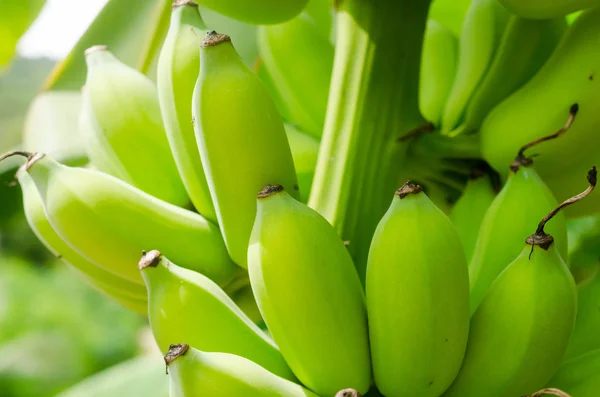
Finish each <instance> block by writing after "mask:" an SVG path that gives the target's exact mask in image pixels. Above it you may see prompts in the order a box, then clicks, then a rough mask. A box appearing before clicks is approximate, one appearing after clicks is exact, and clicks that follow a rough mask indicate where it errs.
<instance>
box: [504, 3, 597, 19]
mask: <svg viewBox="0 0 600 397" xmlns="http://www.w3.org/2000/svg"><path fill="white" fill-rule="evenodd" d="M498 1H500V3H502V5H503V6H504V7H506V9H507V10H508V11H510V12H511V13H513V14H515V15H518V16H520V17H523V18H532V19H548V18H556V17H564V16H565V15H567V14H570V13H572V12H575V11H579V10H584V9H586V8H594V7H598V6H600V1H598V0H527V1H523V0H498Z"/></svg>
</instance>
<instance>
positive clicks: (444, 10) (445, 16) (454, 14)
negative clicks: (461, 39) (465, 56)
mask: <svg viewBox="0 0 600 397" xmlns="http://www.w3.org/2000/svg"><path fill="white" fill-rule="evenodd" d="M470 5H471V0H434V1H432V2H431V6H430V7H429V15H428V17H429V19H433V20H435V21H437V22H439V23H440V24H442V26H444V27H445V28H447V29H450V31H451V32H452V34H453V35H455V36H460V32H461V30H462V25H463V22H464V19H465V15H466V14H467V11H468V10H469V6H470Z"/></svg>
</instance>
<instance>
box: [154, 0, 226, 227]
mask: <svg viewBox="0 0 600 397" xmlns="http://www.w3.org/2000/svg"><path fill="white" fill-rule="evenodd" d="M204 30H206V26H205V24H204V21H202V17H201V16H200V13H199V12H198V5H197V4H196V3H194V2H192V1H190V0H183V1H176V2H175V3H173V14H172V15H171V24H170V27H169V32H168V34H167V37H166V39H165V42H164V44H163V46H162V49H161V51H160V56H159V58H158V71H157V81H156V86H157V88H158V100H159V104H160V110H161V113H162V116H163V120H164V123H165V129H166V131H167V138H168V139H169V144H170V146H171V151H172V152H173V157H174V158H175V163H176V164H177V168H178V170H179V174H180V175H181V179H182V181H183V184H184V186H185V188H186V190H187V193H188V195H189V197H190V200H191V201H192V204H193V205H194V207H195V208H196V210H197V211H198V212H199V213H200V214H202V216H204V217H205V218H206V219H208V220H209V221H211V222H214V223H216V222H217V215H216V214H215V209H214V207H213V204H212V200H211V198H210V191H209V190H208V184H207V182H206V176H205V175H204V169H203V167H202V161H201V160H200V153H199V151H198V145H197V144H196V136H195V135H194V126H193V125H192V95H193V93H194V85H195V84H196V79H197V78H198V74H199V73H200V53H199V51H198V42H199V41H200V38H201V37H203V36H204V32H203V31H204Z"/></svg>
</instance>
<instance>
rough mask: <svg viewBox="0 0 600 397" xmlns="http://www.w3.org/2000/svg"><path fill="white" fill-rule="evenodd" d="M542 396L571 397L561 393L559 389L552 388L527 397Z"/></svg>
mask: <svg viewBox="0 0 600 397" xmlns="http://www.w3.org/2000/svg"><path fill="white" fill-rule="evenodd" d="M544 395H552V396H558V397H571V395H569V394H567V393H565V392H564V391H562V390H560V389H555V388H553V387H551V388H547V389H542V390H540V391H536V392H535V393H533V394H532V395H531V396H529V397H542V396H544Z"/></svg>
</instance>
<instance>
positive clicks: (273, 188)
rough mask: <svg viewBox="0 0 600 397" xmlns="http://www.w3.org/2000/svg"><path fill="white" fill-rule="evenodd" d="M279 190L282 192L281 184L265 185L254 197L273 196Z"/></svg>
mask: <svg viewBox="0 0 600 397" xmlns="http://www.w3.org/2000/svg"><path fill="white" fill-rule="evenodd" d="M279 192H283V186H281V185H266V186H265V187H264V188H263V189H262V190H261V191H260V192H258V194H257V195H256V197H257V198H259V199H262V198H267V197H269V196H273V195H274V194H277V193H279Z"/></svg>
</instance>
